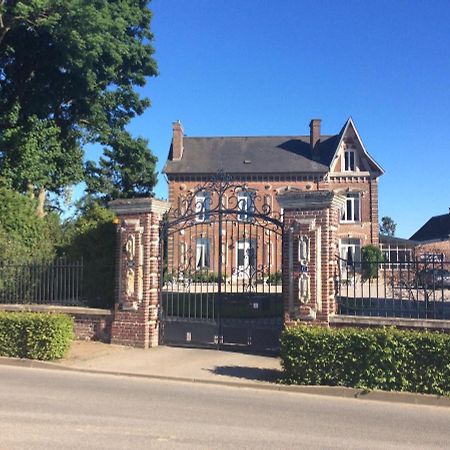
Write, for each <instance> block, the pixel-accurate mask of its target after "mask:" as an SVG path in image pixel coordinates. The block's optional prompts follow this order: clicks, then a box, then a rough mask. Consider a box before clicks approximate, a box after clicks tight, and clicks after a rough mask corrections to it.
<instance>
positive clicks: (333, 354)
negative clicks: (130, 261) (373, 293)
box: [281, 326, 450, 395]
mask: <svg viewBox="0 0 450 450" xmlns="http://www.w3.org/2000/svg"><path fill="white" fill-rule="evenodd" d="M281 361H282V367H283V378H282V381H283V382H285V383H289V384H305V385H328V386H348V387H356V388H364V389H382V390H388V391H409V392H421V393H427V394H439V395H450V335H448V334H442V333H427V332H418V331H404V330H397V329H395V328H380V329H354V328H343V329H329V328H310V327H305V326H299V327H295V328H289V329H287V330H285V331H284V332H283V334H282V336H281Z"/></svg>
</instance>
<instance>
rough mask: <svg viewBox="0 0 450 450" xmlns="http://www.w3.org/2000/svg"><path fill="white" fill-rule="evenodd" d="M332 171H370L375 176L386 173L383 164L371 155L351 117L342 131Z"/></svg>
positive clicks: (331, 166)
mask: <svg viewBox="0 0 450 450" xmlns="http://www.w3.org/2000/svg"><path fill="white" fill-rule="evenodd" d="M330 172H334V173H352V172H353V173H355V172H369V173H371V174H373V175H375V176H380V175H381V174H383V173H384V170H383V169H382V168H381V166H380V165H379V164H378V163H377V162H376V161H375V160H374V159H373V158H372V157H371V156H370V155H369V153H368V152H367V150H366V148H365V147H364V143H363V142H362V140H361V137H360V136H359V133H358V130H357V129H356V127H355V125H354V123H353V120H352V119H351V118H350V119H348V121H347V122H346V124H345V125H344V128H343V129H342V130H341V133H340V140H339V143H338V145H337V148H336V149H335V154H334V156H333V159H332V161H331V164H330Z"/></svg>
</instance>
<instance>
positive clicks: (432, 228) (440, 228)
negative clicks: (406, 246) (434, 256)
mask: <svg viewBox="0 0 450 450" xmlns="http://www.w3.org/2000/svg"><path fill="white" fill-rule="evenodd" d="M449 238H450V212H449V213H448V214H442V215H441V216H434V217H432V218H431V219H430V220H429V221H428V222H427V223H426V224H425V225H423V226H422V228H420V229H419V230H418V231H416V232H415V233H414V234H413V235H412V236H411V238H410V239H412V240H414V241H432V240H445V239H449Z"/></svg>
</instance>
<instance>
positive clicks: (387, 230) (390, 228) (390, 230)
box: [380, 216, 397, 236]
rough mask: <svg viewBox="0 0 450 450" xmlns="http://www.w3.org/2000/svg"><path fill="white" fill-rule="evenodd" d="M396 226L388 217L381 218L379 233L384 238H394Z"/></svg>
mask: <svg viewBox="0 0 450 450" xmlns="http://www.w3.org/2000/svg"><path fill="white" fill-rule="evenodd" d="M396 228H397V224H396V223H395V222H394V221H393V220H392V219H391V218H390V217H388V216H384V217H382V218H381V222H380V233H381V234H383V235H384V236H394V235H395V229H396Z"/></svg>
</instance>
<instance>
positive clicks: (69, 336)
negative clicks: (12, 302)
mask: <svg viewBox="0 0 450 450" xmlns="http://www.w3.org/2000/svg"><path fill="white" fill-rule="evenodd" d="M73 330H74V324H73V319H72V318H71V317H69V316H66V315H64V314H43V313H28V312H18V313H13V312H0V356H9V357H15V358H29V359H41V360H45V361H47V360H52V359H59V358H62V357H63V356H64V355H65V354H66V352H67V351H68V350H69V347H70V344H71V342H72V340H73V338H74V331H73Z"/></svg>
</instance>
